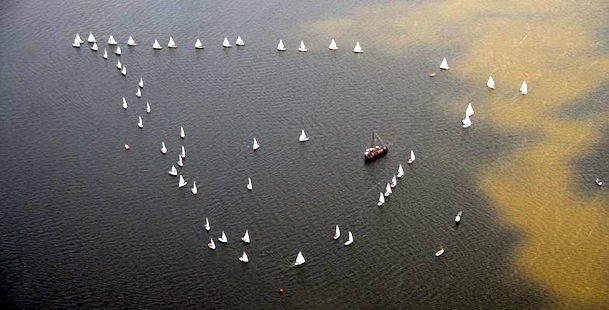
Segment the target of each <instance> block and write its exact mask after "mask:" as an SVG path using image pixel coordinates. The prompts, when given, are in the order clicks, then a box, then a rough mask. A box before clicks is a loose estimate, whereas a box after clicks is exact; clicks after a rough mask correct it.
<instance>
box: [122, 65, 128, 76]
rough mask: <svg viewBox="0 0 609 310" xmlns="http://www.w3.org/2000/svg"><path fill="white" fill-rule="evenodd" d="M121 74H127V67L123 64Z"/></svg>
mask: <svg viewBox="0 0 609 310" xmlns="http://www.w3.org/2000/svg"><path fill="white" fill-rule="evenodd" d="M121 74H122V75H124V76H127V67H125V66H123V70H121Z"/></svg>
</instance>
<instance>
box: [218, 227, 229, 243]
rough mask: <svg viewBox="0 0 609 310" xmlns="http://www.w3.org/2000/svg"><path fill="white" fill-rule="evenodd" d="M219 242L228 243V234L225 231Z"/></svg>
mask: <svg viewBox="0 0 609 310" xmlns="http://www.w3.org/2000/svg"><path fill="white" fill-rule="evenodd" d="M218 241H220V242H222V243H227V242H228V239H227V238H226V234H225V233H224V230H223V231H222V236H220V238H218Z"/></svg>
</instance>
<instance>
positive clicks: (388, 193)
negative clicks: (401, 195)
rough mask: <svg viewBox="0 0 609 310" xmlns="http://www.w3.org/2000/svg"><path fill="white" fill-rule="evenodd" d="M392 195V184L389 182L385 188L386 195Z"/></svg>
mask: <svg viewBox="0 0 609 310" xmlns="http://www.w3.org/2000/svg"><path fill="white" fill-rule="evenodd" d="M389 195H391V184H389V183H387V187H386V188H385V197H389Z"/></svg>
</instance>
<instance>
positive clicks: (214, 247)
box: [207, 238, 216, 250]
mask: <svg viewBox="0 0 609 310" xmlns="http://www.w3.org/2000/svg"><path fill="white" fill-rule="evenodd" d="M207 247H208V248H210V249H212V250H215V249H216V244H215V243H214V238H210V240H209V243H208V244H207Z"/></svg>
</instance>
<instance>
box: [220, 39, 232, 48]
mask: <svg viewBox="0 0 609 310" xmlns="http://www.w3.org/2000/svg"><path fill="white" fill-rule="evenodd" d="M222 46H223V47H227V48H228V47H231V46H232V45H230V42H228V38H224V42H222Z"/></svg>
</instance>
